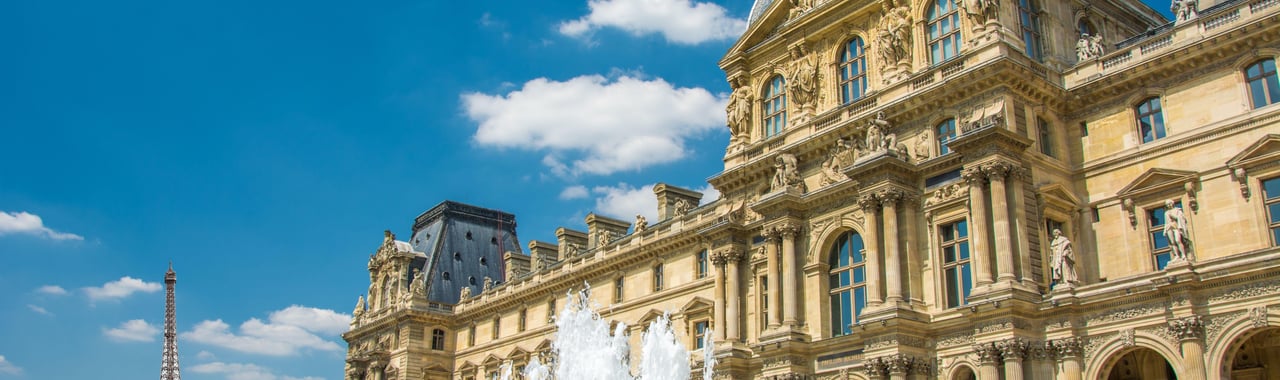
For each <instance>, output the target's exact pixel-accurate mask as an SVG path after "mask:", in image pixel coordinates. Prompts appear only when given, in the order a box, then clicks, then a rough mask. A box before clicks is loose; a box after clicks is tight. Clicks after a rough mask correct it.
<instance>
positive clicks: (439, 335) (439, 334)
mask: <svg viewBox="0 0 1280 380" xmlns="http://www.w3.org/2000/svg"><path fill="white" fill-rule="evenodd" d="M444 336H445V332H444V330H442V329H432V330H431V349H432V350H435V351H444V339H445V338H444Z"/></svg>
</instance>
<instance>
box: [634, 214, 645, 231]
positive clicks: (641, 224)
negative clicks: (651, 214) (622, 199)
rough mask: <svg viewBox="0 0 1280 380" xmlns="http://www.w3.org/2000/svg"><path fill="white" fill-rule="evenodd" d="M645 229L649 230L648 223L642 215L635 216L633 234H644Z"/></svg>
mask: <svg viewBox="0 0 1280 380" xmlns="http://www.w3.org/2000/svg"><path fill="white" fill-rule="evenodd" d="M647 228H649V221H648V220H647V219H645V218H644V215H640V214H636V222H635V232H634V233H640V232H644V230H645V229H647Z"/></svg>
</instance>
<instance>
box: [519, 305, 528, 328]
mask: <svg viewBox="0 0 1280 380" xmlns="http://www.w3.org/2000/svg"><path fill="white" fill-rule="evenodd" d="M528 312H529V311H528V310H525V309H520V319H519V320H517V321H516V322H517V325H516V329H517V331H520V332H524V328H525V321H526V320H527V318H526V317H527V316H528V315H529V313H528Z"/></svg>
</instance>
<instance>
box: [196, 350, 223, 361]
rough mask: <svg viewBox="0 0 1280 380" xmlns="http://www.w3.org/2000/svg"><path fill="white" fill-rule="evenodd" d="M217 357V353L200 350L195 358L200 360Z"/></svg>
mask: <svg viewBox="0 0 1280 380" xmlns="http://www.w3.org/2000/svg"><path fill="white" fill-rule="evenodd" d="M217 358H218V356H217V355H214V354H213V353H212V352H209V351H200V353H198V354H196V359H200V360H213V359H217Z"/></svg>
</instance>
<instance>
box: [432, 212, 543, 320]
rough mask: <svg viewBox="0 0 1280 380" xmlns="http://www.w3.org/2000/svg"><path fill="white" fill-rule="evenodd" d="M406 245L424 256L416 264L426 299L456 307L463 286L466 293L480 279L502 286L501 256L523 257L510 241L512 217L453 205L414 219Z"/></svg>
mask: <svg viewBox="0 0 1280 380" xmlns="http://www.w3.org/2000/svg"><path fill="white" fill-rule="evenodd" d="M410 244H413V248H414V250H417V251H422V252H425V253H426V254H427V258H426V260H424V262H423V263H421V265H422V267H423V268H424V269H425V270H426V271H427V273H428V276H429V277H428V278H427V280H428V281H427V298H428V299H430V300H432V301H436V302H444V303H449V304H456V303H458V294H459V292H460V291H461V290H462V288H463V287H464V286H469V287H471V294H480V291H481V290H482V287H483V286H484V278H485V277H489V278H492V279H493V281H494V284H495V285H496V284H500V283H502V282H505V281H506V279H505V278H504V273H505V268H503V260H502V253H503V252H505V251H514V252H519V253H524V252H523V251H522V250H521V249H520V240H519V239H518V238H517V237H516V217H515V215H512V214H509V213H506V212H502V211H498V210H493V209H487V208H481V207H476V206H471V205H467V204H463V203H458V202H454V201H444V202H442V203H440V204H438V205H436V206H435V207H432V208H431V209H430V210H427V212H424V213H422V215H419V216H418V217H417V218H416V219H415V220H414V223H413V237H412V239H411V240H410ZM414 265H419V263H417V262H414ZM446 273H447V274H448V279H445V274H446ZM472 279H474V281H475V283H474V284H472V283H471V280H472Z"/></svg>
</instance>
